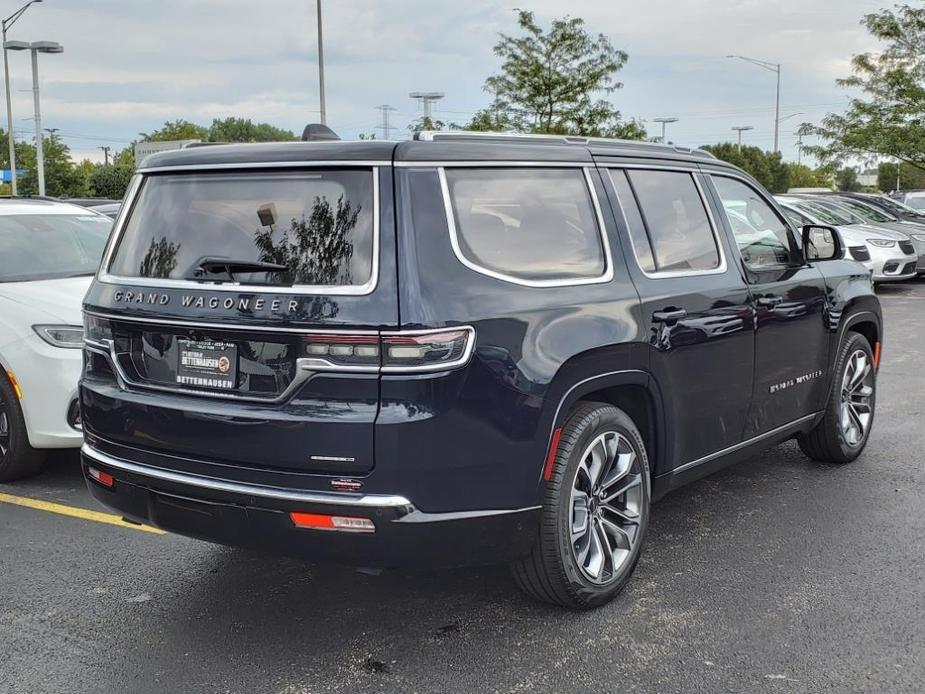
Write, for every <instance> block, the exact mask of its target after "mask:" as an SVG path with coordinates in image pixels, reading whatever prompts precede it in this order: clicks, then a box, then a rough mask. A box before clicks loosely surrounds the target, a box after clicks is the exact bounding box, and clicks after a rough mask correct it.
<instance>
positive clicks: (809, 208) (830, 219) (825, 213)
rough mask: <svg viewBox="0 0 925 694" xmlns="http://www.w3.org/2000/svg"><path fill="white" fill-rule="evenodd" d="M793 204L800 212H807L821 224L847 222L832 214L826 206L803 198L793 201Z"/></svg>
mask: <svg viewBox="0 0 925 694" xmlns="http://www.w3.org/2000/svg"><path fill="white" fill-rule="evenodd" d="M793 206H794V207H796V208H797V209H798V210H800V212H803V213H804V214H807V215H809V216H810V217H812V218H814V219H818V220H819V221H820V222H822V223H823V224H835V225H839V224H847V223H848V222H846V221H845V220H844V218H842V217H840V216H838V215H836V214H834V213H833V212H832V211H831V210H829V209H828V208H827V207H821V206H819V205H815V204H813V203H811V202H807V201H805V200H801V201H800V202H798V203H794V205H793Z"/></svg>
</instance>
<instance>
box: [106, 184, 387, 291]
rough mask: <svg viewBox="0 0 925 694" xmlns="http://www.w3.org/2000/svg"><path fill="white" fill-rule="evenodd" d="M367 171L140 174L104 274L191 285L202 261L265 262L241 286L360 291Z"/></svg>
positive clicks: (370, 218) (240, 277) (369, 271)
mask: <svg viewBox="0 0 925 694" xmlns="http://www.w3.org/2000/svg"><path fill="white" fill-rule="evenodd" d="M374 205H375V201H374V181H373V171H372V170H370V169H365V170H364V169H355V170H330V171H329V170H324V171H313V172H307V171H303V172H275V173H259V172H247V173H210V174H167V175H164V174H159V175H152V176H149V177H147V178H146V180H145V181H144V183H143V184H142V187H141V190H140V192H139V194H138V198H137V199H136V202H135V204H134V207H133V209H132V211H131V214H130V216H129V218H128V221H127V223H126V225H125V229H124V231H123V232H122V236H121V238H120V240H119V242H118V246H117V247H116V251H115V253H114V257H113V259H112V261H111V263H110V266H109V272H110V273H111V274H113V275H116V276H120V277H149V278H159V279H170V280H183V279H195V277H196V272H197V268H200V267H201V266H202V263H203V260H204V259H209V258H211V259H215V258H224V259H228V260H229V261H234V262H237V263H242V264H244V263H251V264H253V263H267V264H270V265H276V266H281V267H283V268H285V270H281V271H274V272H246V271H245V269H246V268H247V266H246V265H244V266H243V267H242V268H241V269H239V270H238V271H236V272H235V274H234V281H237V282H241V283H243V284H269V285H276V284H279V285H290V284H292V285H308V286H362V285H365V284H367V283H368V282H370V281H371V280H372V278H373V276H374V275H373V263H374V246H375V241H374V234H375V233H376V232H375V229H374V228H373V227H374V220H375V213H374Z"/></svg>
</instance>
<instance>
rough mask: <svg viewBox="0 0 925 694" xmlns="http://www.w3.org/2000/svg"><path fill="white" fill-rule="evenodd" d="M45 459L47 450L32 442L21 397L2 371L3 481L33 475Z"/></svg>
mask: <svg viewBox="0 0 925 694" xmlns="http://www.w3.org/2000/svg"><path fill="white" fill-rule="evenodd" d="M44 462H45V451H40V450H38V449H35V448H33V447H32V446H31V445H30V444H29V434H28V432H27V431H26V421H25V419H23V415H22V408H21V407H20V406H19V398H17V397H16V392H15V391H14V389H13V384H12V383H10V381H9V379H7V377H6V374H4V373H3V371H2V370H0V482H9V481H11V480H17V479H22V478H23V477H30V476H32V475H34V474H36V473H37V472H38V471H39V470H41V469H42V463H44Z"/></svg>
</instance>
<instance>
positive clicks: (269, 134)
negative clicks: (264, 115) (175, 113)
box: [197, 117, 296, 142]
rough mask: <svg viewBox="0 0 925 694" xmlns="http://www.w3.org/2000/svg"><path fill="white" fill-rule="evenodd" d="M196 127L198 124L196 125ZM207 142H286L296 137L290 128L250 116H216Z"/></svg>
mask: <svg viewBox="0 0 925 694" xmlns="http://www.w3.org/2000/svg"><path fill="white" fill-rule="evenodd" d="M197 127H198V126H197ZM206 139H208V141H209V142H288V141H291V140H295V139H296V137H295V135H294V134H293V133H292V131H291V130H284V129H283V128H277V127H276V126H274V125H270V124H269V123H254V122H253V121H252V120H251V119H250V118H234V117H230V118H224V119H221V120H219V119H218V118H216V119H215V120H213V121H212V126H211V127H210V128H209V132H208V135H207V138H206Z"/></svg>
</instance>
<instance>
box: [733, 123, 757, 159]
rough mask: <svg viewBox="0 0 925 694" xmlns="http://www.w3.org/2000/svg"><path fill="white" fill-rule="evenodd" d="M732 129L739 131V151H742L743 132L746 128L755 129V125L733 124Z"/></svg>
mask: <svg viewBox="0 0 925 694" xmlns="http://www.w3.org/2000/svg"><path fill="white" fill-rule="evenodd" d="M732 129H733V130H735V131H736V132H738V133H739V151H740V152H741V151H742V133H744V132H745V131H746V130H754V129H755V126H754V125H733V126H732Z"/></svg>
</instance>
